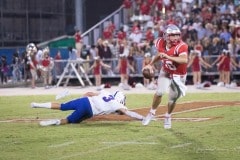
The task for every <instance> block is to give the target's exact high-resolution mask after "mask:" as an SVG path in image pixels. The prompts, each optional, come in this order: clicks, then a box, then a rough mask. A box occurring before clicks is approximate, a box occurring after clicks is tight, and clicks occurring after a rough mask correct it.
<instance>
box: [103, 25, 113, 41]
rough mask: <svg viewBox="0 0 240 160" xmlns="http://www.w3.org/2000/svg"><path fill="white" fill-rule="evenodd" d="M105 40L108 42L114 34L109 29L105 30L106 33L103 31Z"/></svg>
mask: <svg viewBox="0 0 240 160" xmlns="http://www.w3.org/2000/svg"><path fill="white" fill-rule="evenodd" d="M103 38H104V39H105V40H108V39H111V38H112V32H111V31H110V30H109V29H108V28H105V29H104V31H103Z"/></svg>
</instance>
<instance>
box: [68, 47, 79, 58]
mask: <svg viewBox="0 0 240 160" xmlns="http://www.w3.org/2000/svg"><path fill="white" fill-rule="evenodd" d="M77 52H78V51H77V50H76V49H74V48H73V47H71V46H69V47H68V55H69V58H68V59H69V60H77ZM79 53H80V52H79Z"/></svg>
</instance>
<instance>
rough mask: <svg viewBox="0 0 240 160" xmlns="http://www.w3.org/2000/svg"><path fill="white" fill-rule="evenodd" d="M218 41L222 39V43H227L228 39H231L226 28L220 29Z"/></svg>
mask: <svg viewBox="0 0 240 160" xmlns="http://www.w3.org/2000/svg"><path fill="white" fill-rule="evenodd" d="M219 38H220V39H224V43H229V41H230V39H231V38H232V35H231V33H230V32H229V31H228V29H227V28H226V27H224V28H223V29H222V32H221V33H220V35H219Z"/></svg>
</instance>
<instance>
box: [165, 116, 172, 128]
mask: <svg viewBox="0 0 240 160" xmlns="http://www.w3.org/2000/svg"><path fill="white" fill-rule="evenodd" d="M170 128H172V118H171V115H169V114H167V113H166V114H165V117H164V129H170Z"/></svg>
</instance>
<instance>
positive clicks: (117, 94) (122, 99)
mask: <svg viewBox="0 0 240 160" xmlns="http://www.w3.org/2000/svg"><path fill="white" fill-rule="evenodd" d="M113 96H114V99H115V100H116V101H118V102H119V103H121V104H123V105H125V104H126V96H125V95H124V93H123V92H121V91H116V92H115V93H114V94H113Z"/></svg>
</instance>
